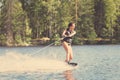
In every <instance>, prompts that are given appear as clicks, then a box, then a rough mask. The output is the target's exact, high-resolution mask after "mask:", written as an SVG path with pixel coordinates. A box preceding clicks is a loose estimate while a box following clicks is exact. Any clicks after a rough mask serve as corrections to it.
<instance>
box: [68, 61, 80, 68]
mask: <svg viewBox="0 0 120 80" xmlns="http://www.w3.org/2000/svg"><path fill="white" fill-rule="evenodd" d="M68 65H71V66H73V67H75V66H77V65H78V64H77V63H75V62H69V63H68Z"/></svg>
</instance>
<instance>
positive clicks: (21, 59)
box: [0, 45, 120, 80]
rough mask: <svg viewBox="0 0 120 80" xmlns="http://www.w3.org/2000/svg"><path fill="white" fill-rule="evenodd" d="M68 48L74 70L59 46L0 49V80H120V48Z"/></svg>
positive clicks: (97, 46) (107, 46) (93, 46)
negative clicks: (73, 63)
mask: <svg viewBox="0 0 120 80" xmlns="http://www.w3.org/2000/svg"><path fill="white" fill-rule="evenodd" d="M72 47H73V54H74V58H73V61H72V62H77V63H78V66H77V67H71V66H69V65H67V64H66V63H65V62H64V60H65V51H64V49H63V47H61V46H51V47H47V48H44V47H12V48H10V47H0V80H120V45H89V46H88V45H85V46H72Z"/></svg>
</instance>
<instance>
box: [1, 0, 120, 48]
mask: <svg viewBox="0 0 120 80" xmlns="http://www.w3.org/2000/svg"><path fill="white" fill-rule="evenodd" d="M69 22H75V23H76V31H77V34H76V36H75V37H74V40H73V43H74V44H96V43H99V42H100V41H103V42H105V41H108V42H109V43H120V36H119V35H120V0H0V45H6V46H14V45H25V44H33V43H32V41H37V40H38V41H39V40H41V38H43V37H46V38H49V39H50V41H52V40H54V39H58V38H60V37H61V33H62V32H63V30H64V29H65V28H67V25H68V23H69ZM105 43H106V42H105Z"/></svg>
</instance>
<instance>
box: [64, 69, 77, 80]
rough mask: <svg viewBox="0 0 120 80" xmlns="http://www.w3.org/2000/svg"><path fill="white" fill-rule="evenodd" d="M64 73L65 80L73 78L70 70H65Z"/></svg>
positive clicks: (72, 79)
mask: <svg viewBox="0 0 120 80" xmlns="http://www.w3.org/2000/svg"><path fill="white" fill-rule="evenodd" d="M64 75H65V79H66V80H75V79H74V77H73V74H72V71H71V70H67V71H65V72H64Z"/></svg>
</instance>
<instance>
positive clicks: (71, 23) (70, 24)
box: [67, 22, 75, 30]
mask: <svg viewBox="0 0 120 80" xmlns="http://www.w3.org/2000/svg"><path fill="white" fill-rule="evenodd" d="M73 24H75V23H73V22H70V23H69V24H68V28H67V30H69V28H70V26H72V25H73Z"/></svg>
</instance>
